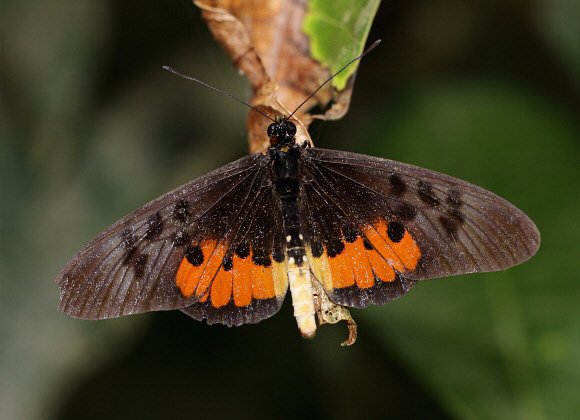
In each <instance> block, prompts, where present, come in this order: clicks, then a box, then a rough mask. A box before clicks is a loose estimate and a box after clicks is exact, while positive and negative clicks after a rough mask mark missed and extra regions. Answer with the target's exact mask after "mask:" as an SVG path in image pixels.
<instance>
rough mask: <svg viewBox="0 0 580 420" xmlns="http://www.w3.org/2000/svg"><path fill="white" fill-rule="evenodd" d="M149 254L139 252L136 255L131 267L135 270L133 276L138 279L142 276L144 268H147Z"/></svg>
mask: <svg viewBox="0 0 580 420" xmlns="http://www.w3.org/2000/svg"><path fill="white" fill-rule="evenodd" d="M148 258H149V256H148V255H146V254H141V255H139V256H137V257H136V258H135V260H134V262H133V269H134V270H135V277H136V278H138V279H140V278H143V275H144V274H145V270H146V269H147V260H148Z"/></svg>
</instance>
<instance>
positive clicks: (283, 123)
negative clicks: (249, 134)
mask: <svg viewBox="0 0 580 420" xmlns="http://www.w3.org/2000/svg"><path fill="white" fill-rule="evenodd" d="M295 135H296V125H295V124H294V123H293V122H292V121H288V119H287V118H282V117H276V120H275V121H274V122H273V123H272V124H270V125H269V126H268V137H270V144H271V145H272V146H286V145H289V144H290V143H292V142H293V141H294V136H295Z"/></svg>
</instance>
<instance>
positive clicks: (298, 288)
mask: <svg viewBox="0 0 580 420" xmlns="http://www.w3.org/2000/svg"><path fill="white" fill-rule="evenodd" d="M286 124H287V123H285V122H282V123H279V124H278V125H277V124H273V126H275V127H274V133H270V134H271V135H270V142H271V144H272V146H271V147H270V149H269V151H268V153H269V156H270V159H271V161H272V169H271V170H272V181H273V184H274V189H275V191H276V194H277V195H278V197H279V200H278V202H279V203H280V211H281V213H282V219H283V223H284V238H285V241H286V242H285V250H286V258H287V262H288V282H289V286H290V293H291V294H292V304H293V306H294V316H295V317H296V320H297V322H298V327H299V328H300V331H301V333H302V334H303V335H304V336H306V337H313V336H314V333H315V331H316V323H315V320H314V313H315V311H314V301H313V294H312V280H311V277H310V268H309V266H308V263H307V258H306V252H305V250H304V236H303V233H302V231H301V223H300V206H299V199H300V190H301V189H300V179H301V176H300V160H301V157H302V151H303V147H302V146H299V145H298V144H296V142H295V140H294V136H293V134H292V133H288V131H287V126H286ZM294 130H295V128H294ZM276 135H277V136H276Z"/></svg>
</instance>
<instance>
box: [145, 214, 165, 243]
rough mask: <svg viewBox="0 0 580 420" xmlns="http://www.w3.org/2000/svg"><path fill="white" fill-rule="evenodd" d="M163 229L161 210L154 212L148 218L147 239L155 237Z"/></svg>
mask: <svg viewBox="0 0 580 420" xmlns="http://www.w3.org/2000/svg"><path fill="white" fill-rule="evenodd" d="M162 231H163V221H162V220H161V216H160V215H159V212H156V213H154V214H153V215H152V216H150V217H149V219H148V220H147V231H146V232H145V239H155V238H157V237H158V236H159V235H160V234H161V232H162Z"/></svg>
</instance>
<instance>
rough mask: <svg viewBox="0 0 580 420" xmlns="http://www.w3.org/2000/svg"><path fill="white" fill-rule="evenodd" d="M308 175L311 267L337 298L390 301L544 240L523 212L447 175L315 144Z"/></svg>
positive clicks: (502, 264)
mask: <svg viewBox="0 0 580 420" xmlns="http://www.w3.org/2000/svg"><path fill="white" fill-rule="evenodd" d="M303 174H304V175H303V178H304V182H303V191H304V198H303V202H304V206H303V212H302V214H303V218H304V223H305V229H306V231H307V238H308V240H307V243H308V246H309V247H310V251H309V252H310V254H311V255H312V256H313V257H314V262H312V263H311V265H312V267H313V271H314V272H315V275H316V276H317V278H318V279H319V280H320V281H321V282H322V283H323V286H324V288H325V290H326V291H327V293H328V295H329V297H330V299H331V300H333V301H334V302H336V303H338V304H342V305H347V306H357V307H364V306H368V304H369V303H384V302H385V301H388V300H390V299H392V298H394V297H398V296H401V295H402V294H404V293H406V292H407V291H408V290H410V288H411V287H413V285H414V284H415V283H416V282H417V281H418V280H425V279H430V278H436V277H443V276H449V275H457V274H464V273H470V272H476V271H493V270H501V269H505V268H508V267H511V266H513V265H516V264H518V263H521V262H523V261H525V260H526V259H527V258H529V257H530V256H532V255H533V254H534V253H535V251H536V249H537V247H538V246H539V241H540V238H539V233H538V231H537V229H536V227H535V225H534V224H533V222H531V220H530V219H529V218H528V217H527V216H526V215H525V214H523V213H522V212H521V211H520V210H518V209H517V208H515V207H514V206H513V205H511V204H510V203H508V202H507V201H505V200H503V199H502V198H500V197H498V196H496V195H495V194H492V193H490V192H488V191H485V190H483V189H482V188H479V187H476V186H474V185H471V184H469V183H467V182H464V181H460V180H458V179H455V178H452V177H450V176H446V175H443V174H439V173H436V172H433V171H429V170H426V169H422V168H418V167H414V166H412V165H407V164H402V163H399V162H394V161H390V160H386V159H380V158H374V157H370V156H365V155H359V154H355V153H349V152H340V151H334V150H325V149H318V148H312V149H307V150H306V151H305V153H304V156H303ZM317 272H318V274H317Z"/></svg>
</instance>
